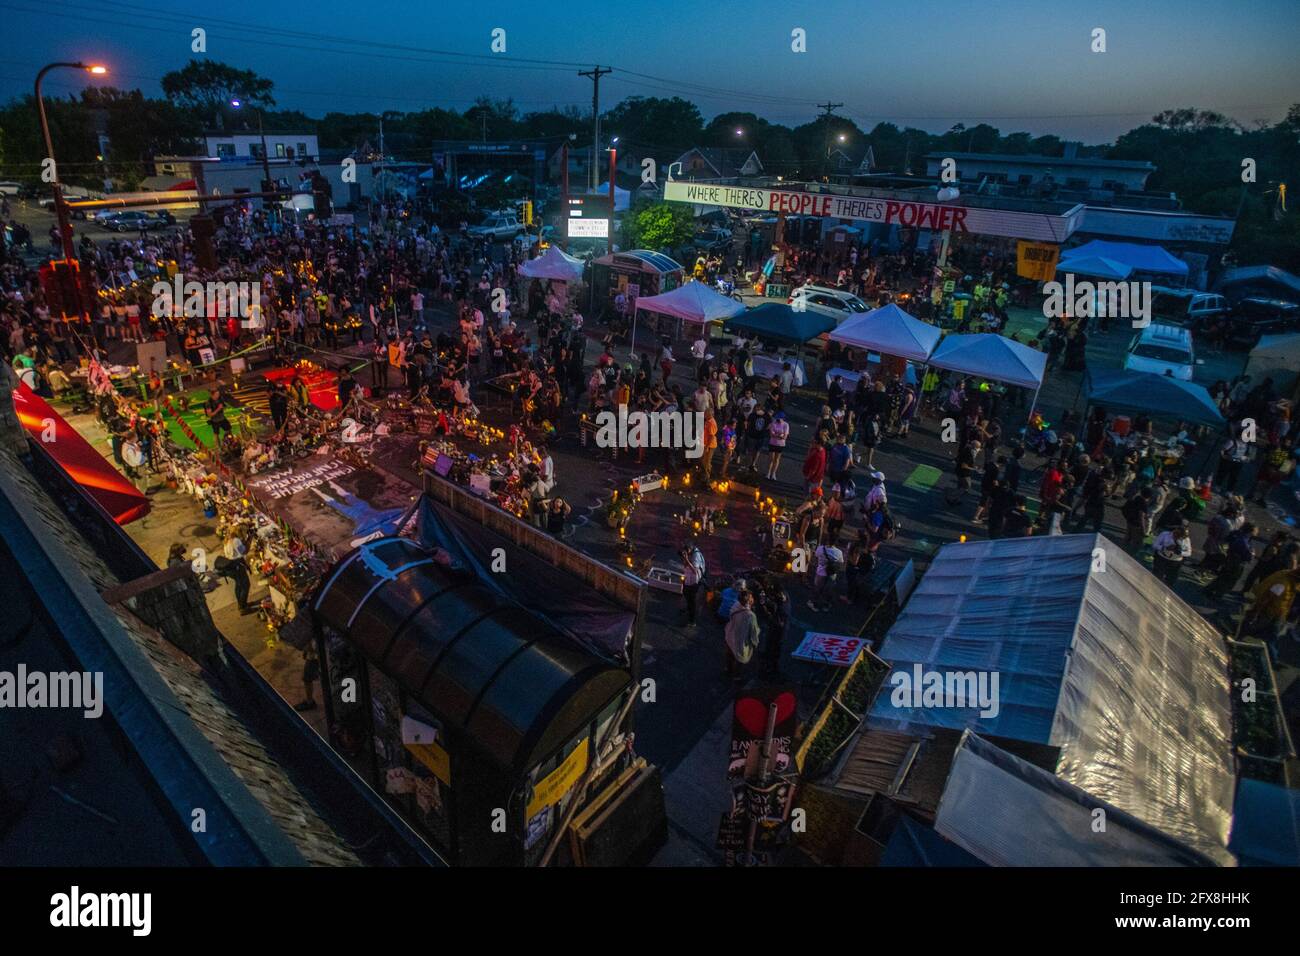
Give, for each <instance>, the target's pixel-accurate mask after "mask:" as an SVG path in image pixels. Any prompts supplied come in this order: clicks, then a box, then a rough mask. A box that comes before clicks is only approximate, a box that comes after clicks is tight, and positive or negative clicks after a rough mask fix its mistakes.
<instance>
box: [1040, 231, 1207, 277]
mask: <svg viewBox="0 0 1300 956" xmlns="http://www.w3.org/2000/svg"><path fill="white" fill-rule="evenodd" d="M1091 256H1099V257H1101V258H1103V259H1110V260H1112V261H1114V262H1119V263H1123V264H1124V265H1126V266H1128V267H1129V268H1130V269H1132V270H1133V271H1134V272H1154V273H1159V274H1162V275H1175V276H1186V275H1187V271H1188V270H1187V263H1186V262H1184V261H1183V260H1182V259H1179V258H1178V257H1176V256H1172V255H1170V254H1169V253H1168V252H1167V251H1165V249H1164V248H1163V247H1161V246H1144V245H1141V244H1140V243H1136V242H1106V241H1105V240H1103V239H1094V240H1093V241H1092V242H1085V243H1084V244H1083V245H1081V246H1076V247H1075V248H1073V249H1067V250H1066V251H1065V252H1064V253H1063V254H1062V255H1061V262H1060V265H1058V266H1057V269H1058V271H1062V272H1072V271H1077V270H1074V269H1073V268H1072V267H1071V266H1070V263H1071V262H1072V261H1073V260H1076V259H1079V260H1082V259H1085V258H1088V257H1091Z"/></svg>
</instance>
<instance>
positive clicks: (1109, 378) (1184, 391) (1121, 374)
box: [1084, 368, 1225, 427]
mask: <svg viewBox="0 0 1300 956" xmlns="http://www.w3.org/2000/svg"><path fill="white" fill-rule="evenodd" d="M1084 393H1085V395H1086V396H1087V401H1088V404H1089V405H1100V406H1101V407H1103V408H1118V409H1125V410H1134V411H1141V412H1143V413H1144V414H1146V415H1150V416H1152V417H1153V418H1176V419H1180V420H1182V421H1186V422H1192V423H1193V424H1196V425H1213V426H1216V427H1222V426H1223V425H1224V424H1225V422H1224V418H1223V414H1222V413H1221V412H1220V411H1219V407H1218V406H1217V405H1216V404H1215V403H1214V399H1212V398H1210V393H1209V392H1207V391H1206V390H1205V388H1204V386H1201V385H1197V384H1195V383H1194V382H1183V381H1179V380H1178V379H1176V378H1174V377H1173V376H1172V375H1156V374H1154V373H1152V372H1132V371H1129V370H1128V369H1122V368H1103V369H1091V368H1090V369H1088V372H1087V374H1086V375H1085V376H1084Z"/></svg>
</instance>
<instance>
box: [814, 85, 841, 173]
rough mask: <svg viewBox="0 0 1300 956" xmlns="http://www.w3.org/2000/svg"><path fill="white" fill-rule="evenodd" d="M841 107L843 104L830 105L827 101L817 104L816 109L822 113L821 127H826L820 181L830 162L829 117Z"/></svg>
mask: <svg viewBox="0 0 1300 956" xmlns="http://www.w3.org/2000/svg"><path fill="white" fill-rule="evenodd" d="M843 105H844V104H843V103H831V102H829V101H827V102H825V103H818V104H817V108H818V109H820V110H821V111H822V120H823V125H824V126H825V127H826V156H825V158H824V159H823V160H822V179H825V178H826V164H827V163H829V162H830V158H831V122H830V121H831V117H832V116H834V115H835V111H836V110H837V109H839V108H840V107H841V106H843Z"/></svg>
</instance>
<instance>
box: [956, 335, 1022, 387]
mask: <svg viewBox="0 0 1300 956" xmlns="http://www.w3.org/2000/svg"><path fill="white" fill-rule="evenodd" d="M930 364H931V365H933V366H934V367H935V368H946V369H948V370H949V371H952V372H961V373H962V374H963V375H978V376H980V377H981V378H991V379H994V380H995V381H998V382H1006V383H1007V384H1009V385H1020V386H1023V387H1024V388H1038V386H1040V385H1042V384H1043V372H1044V370H1045V369H1046V368H1047V356H1046V355H1044V354H1043V353H1042V352H1039V351H1038V350H1037V349H1031V348H1030V347H1029V346H1027V345H1021V344H1020V343H1019V342H1013V341H1011V339H1008V338H1005V337H1003V336H1001V335H994V334H993V333H991V332H980V333H977V334H974V335H949V336H946V337H945V338H944V340H943V341H942V342H940V343H939V347H938V348H937V349H935V350H934V354H932V355H931V356H930Z"/></svg>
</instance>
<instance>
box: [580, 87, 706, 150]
mask: <svg viewBox="0 0 1300 956" xmlns="http://www.w3.org/2000/svg"><path fill="white" fill-rule="evenodd" d="M601 131H602V135H603V134H604V133H605V132H606V131H608V135H610V136H617V137H619V139H620V140H621V141H623V142H635V143H636V144H637V145H638V146H641V147H644V148H645V149H646V150H647V151H649V152H652V153H654V154H655V155H660V156H666V155H667V154H668V153H673V154H675V155H680V154H681V153H683V152H685V151H686V150H688V149H690V148H691V147H692V146H698V145H699V144H700V137H701V135H702V134H703V132H704V117H703V116H701V115H700V110H699V107H697V106H696V105H695V104H694V103H692V102H690V101H689V100H684V99H682V98H681V97H679V96H674V97H672V98H671V99H663V98H661V97H658V96H629V97H628V98H627V99H625V100H623V101H622V102H621V103H619V104H618V105H617V106H615V107H614V108H613V109H611V110H609V111H608V112H607V113H605V114H604V116H602V117H601Z"/></svg>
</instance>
